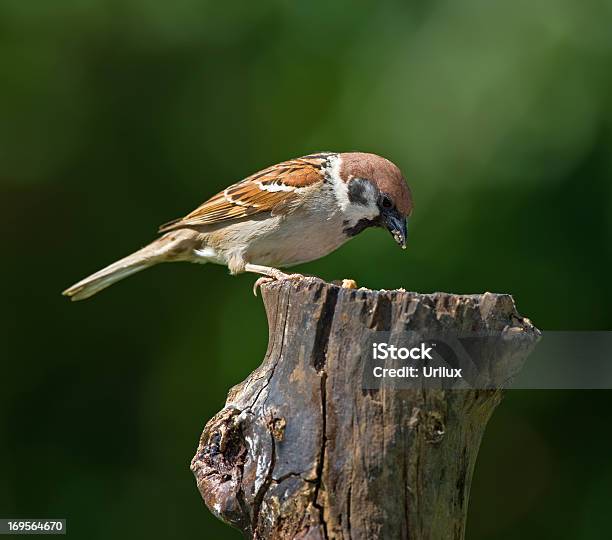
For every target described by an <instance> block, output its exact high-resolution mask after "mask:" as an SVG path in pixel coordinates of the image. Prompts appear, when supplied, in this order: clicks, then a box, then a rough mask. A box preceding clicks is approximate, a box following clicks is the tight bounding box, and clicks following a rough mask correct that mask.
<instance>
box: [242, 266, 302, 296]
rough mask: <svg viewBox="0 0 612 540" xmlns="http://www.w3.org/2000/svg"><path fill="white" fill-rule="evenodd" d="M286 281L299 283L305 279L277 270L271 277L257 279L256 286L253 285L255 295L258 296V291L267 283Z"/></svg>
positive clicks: (300, 275)
mask: <svg viewBox="0 0 612 540" xmlns="http://www.w3.org/2000/svg"><path fill="white" fill-rule="evenodd" d="M275 270H276V269H275ZM284 279H290V280H293V281H299V280H301V279H304V276H303V275H302V274H285V272H281V271H280V270H276V271H275V272H274V275H271V276H261V277H260V278H258V279H257V281H256V282H255V284H254V285H253V294H254V295H255V296H257V289H259V287H261V286H262V285H264V284H265V283H272V282H273V281H282V280H284Z"/></svg>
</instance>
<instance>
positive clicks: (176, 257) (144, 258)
mask: <svg viewBox="0 0 612 540" xmlns="http://www.w3.org/2000/svg"><path fill="white" fill-rule="evenodd" d="M195 236H196V235H195V233H194V232H193V231H188V230H185V231H177V232H174V233H168V234H166V235H164V236H162V237H161V238H158V239H157V240H155V241H154V242H152V243H150V244H149V245H148V246H145V247H143V248H142V249H139V250H138V251H136V252H134V253H132V254H131V255H128V256H127V257H124V258H123V259H120V260H118V261H117V262H114V263H113V264H110V265H109V266H107V267H106V268H103V269H102V270H99V271H98V272H96V273H95V274H92V275H91V276H88V277H86V278H85V279H83V280H81V281H79V282H78V283H75V284H74V285H72V287H69V288H68V289H66V290H65V291H64V292H62V294H63V295H64V296H68V297H69V298H70V299H71V300H73V301H76V300H85V298H89V297H90V296H93V295H94V294H96V293H98V292H100V291H101V290H103V289H106V288H107V287H110V286H111V285H112V284H113V283H116V282H117V281H120V280H122V279H125V278H126V277H128V276H131V275H132V274H135V273H136V272H140V271H141V270H144V269H145V268H149V267H150V266H153V265H156V264H159V263H161V262H167V261H180V260H189V256H190V255H191V252H192V251H193V248H194V245H195Z"/></svg>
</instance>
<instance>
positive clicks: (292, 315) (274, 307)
mask: <svg viewBox="0 0 612 540" xmlns="http://www.w3.org/2000/svg"><path fill="white" fill-rule="evenodd" d="M262 295H263V299H264V303H265V307H266V311H267V315H268V323H269V344H268V351H267V353H266V356H265V359H264V361H263V363H262V365H261V366H260V367H259V368H258V369H256V370H255V371H254V372H253V373H251V375H250V376H249V377H248V378H247V379H246V380H245V381H244V382H243V383H241V384H239V385H237V386H235V387H234V388H232V389H231V390H230V392H229V395H228V398H227V402H226V406H225V408H224V409H223V410H222V411H221V412H219V413H218V414H217V415H216V416H215V417H214V418H212V419H211V420H210V421H209V422H208V423H207V425H206V427H205V428H204V432H203V433H202V436H201V439H200V444H199V447H198V450H197V453H196V455H195V457H194V458H193V461H192V464H191V469H192V471H193V473H194V474H195V477H196V480H197V485H198V489H199V491H200V493H201V494H202V497H203V498H204V501H205V503H206V505H207V506H208V508H209V509H210V510H211V511H212V512H213V513H214V514H215V515H216V516H217V517H218V518H220V519H221V520H223V521H225V522H226V523H228V524H231V525H233V526H235V527H237V528H239V529H240V530H242V531H243V533H244V535H245V537H247V538H256V539H264V538H265V539H272V538H274V539H294V538H295V539H298V538H299V539H313V540H314V539H328V538H329V539H331V538H333V539H340V538H342V539H355V540H357V539H364V540H366V539H367V540H372V539H383V540H393V539H410V540H416V539H418V540H423V539H441V540H442V539H444V540H446V539H462V538H464V531H465V522H466V513H467V504H468V496H469V490H470V483H471V477H472V471H473V468H474V463H475V460H476V455H477V453H478V448H479V446H480V441H481V437H482V434H483V431H484V429H485V426H486V423H487V421H488V419H489V417H490V416H491V414H492V412H493V410H494V409H495V407H496V406H497V404H498V403H499V401H500V399H501V396H502V389H501V388H495V389H490V390H477V389H473V390H471V389H468V390H465V389H460V390H458V389H453V390H444V389H425V390H411V389H403V390H402V389H389V388H384V387H383V388H381V389H379V390H372V389H364V388H363V384H362V380H363V364H364V362H365V361H366V360H367V359H369V358H371V346H370V345H369V344H368V343H369V341H368V340H369V339H370V338H371V335H372V334H373V333H375V332H379V331H391V332H393V331H404V330H406V329H410V330H415V329H416V330H427V331H431V330H432V329H443V330H444V331H445V332H446V333H448V332H450V333H453V332H454V333H457V334H460V333H461V332H464V331H470V332H474V331H483V332H498V333H500V334H503V335H504V336H505V340H506V342H507V347H505V348H504V349H503V352H502V353H501V354H495V355H493V354H490V352H488V351H486V350H484V351H481V352H482V355H481V356H482V358H481V360H482V361H484V362H485V363H488V364H489V365H488V368H489V369H493V370H494V369H497V368H499V367H500V366H506V367H508V366H510V368H511V369H510V371H512V372H516V371H517V370H518V369H519V368H520V366H521V364H522V362H523V360H524V359H525V357H526V356H527V355H528V353H529V352H530V350H531V349H532V348H533V347H534V346H535V343H536V342H537V339H538V337H539V331H538V330H537V329H536V328H535V327H534V326H533V325H532V324H531V322H530V321H529V320H528V319H525V318H522V317H521V316H520V315H518V313H517V312H516V309H515V307H514V302H513V300H512V297H511V296H509V295H503V294H491V293H485V294H483V295H452V294H446V293H435V294H417V293H412V292H404V291H370V290H365V289H359V290H354V289H343V288H340V287H338V286H336V285H332V284H328V283H325V282H323V281H320V280H318V279H316V278H306V279H304V280H302V281H299V282H295V281H288V280H285V281H281V282H275V283H271V284H267V285H264V286H263V288H262Z"/></svg>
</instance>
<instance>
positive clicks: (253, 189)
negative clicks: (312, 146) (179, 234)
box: [159, 153, 332, 232]
mask: <svg viewBox="0 0 612 540" xmlns="http://www.w3.org/2000/svg"><path fill="white" fill-rule="evenodd" d="M330 155H332V154H331V153H319V154H311V155H309V156H304V157H301V158H297V159H292V160H289V161H284V162H283V163H279V164H278V165H273V166H272V167H268V168H267V169H263V170H262V171H259V172H257V173H255V174H253V175H251V176H249V177H248V178H245V179H244V180H242V181H241V182H238V183H237V184H234V185H231V186H229V187H228V188H227V189H225V190H224V191H222V192H220V193H217V194H216V195H214V196H213V197H211V198H210V199H208V200H207V201H206V202H205V203H203V204H202V205H200V206H199V207H198V208H196V209H195V210H194V211H193V212H191V213H190V214H188V215H187V216H185V217H183V218H179V219H177V220H174V221H171V222H169V223H166V224H164V225H162V226H161V227H160V228H159V231H160V232H166V231H171V230H174V229H180V228H182V227H197V226H201V225H212V224H215V223H221V222H224V221H230V220H234V219H241V218H244V217H248V216H252V215H255V214H259V213H262V212H270V213H271V214H272V215H283V214H287V213H290V212H293V211H294V210H295V209H296V208H298V207H299V205H300V201H301V200H302V199H301V197H299V193H300V192H303V191H305V190H307V189H309V188H312V187H314V186H316V185H317V184H318V183H321V182H323V180H324V172H323V170H322V169H323V167H324V166H325V164H326V162H327V159H328V158H329V156H330Z"/></svg>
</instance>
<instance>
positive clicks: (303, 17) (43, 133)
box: [0, 0, 612, 540]
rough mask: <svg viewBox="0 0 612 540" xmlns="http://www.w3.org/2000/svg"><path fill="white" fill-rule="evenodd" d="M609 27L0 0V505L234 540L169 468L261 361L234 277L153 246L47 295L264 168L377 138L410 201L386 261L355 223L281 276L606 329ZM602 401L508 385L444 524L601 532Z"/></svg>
mask: <svg viewBox="0 0 612 540" xmlns="http://www.w3.org/2000/svg"><path fill="white" fill-rule="evenodd" d="M611 21H612V1H610V0H586V1H583V2H577V1H576V0H538V1H536V2H527V1H526V0H518V1H512V2H511V1H506V2H496V1H485V0H464V1H462V2H456V1H451V0H448V1H444V0H429V1H425V0H412V1H403V2H400V1H378V2H366V1H364V0H358V1H352V2H342V1H339V2H324V1H321V0H316V1H314V0H313V1H309V2H289V1H287V0H278V1H273V2H243V1H237V2H213V1H208V0H198V1H196V0H175V1H174V2H167V1H162V0H121V1H119V0H60V1H56V2H46V1H39V0H2V1H1V2H0V78H1V84H0V183H1V187H0V221H1V224H2V231H3V232H4V234H3V238H2V265H1V266H0V272H1V273H2V275H1V280H0V283H1V287H2V293H1V298H2V307H3V309H2V310H1V314H2V315H1V316H2V319H3V320H2V322H1V326H0V328H1V333H2V352H1V355H2V370H1V375H0V516H3V517H9V516H21V517H40V516H49V517H67V518H68V528H69V531H70V532H69V534H70V536H71V537H73V538H87V539H93V540H95V539H101V538H130V539H131V538H184V539H187V538H207V539H208V538H210V539H224V538H228V539H232V538H234V539H235V538H238V537H239V535H238V533H237V532H235V531H233V530H232V529H229V528H228V527H226V526H225V525H223V524H221V523H220V522H218V521H216V520H215V519H214V518H213V517H212V516H211V514H209V512H208V511H207V510H206V509H205V507H204V506H203V503H202V501H201V499H200V496H199V494H198V492H197V490H196V487H195V482H194V480H193V477H192V475H191V473H190V471H189V468H188V466H189V461H190V459H191V457H192V456H193V454H194V452H195V449H196V445H197V441H198V437H199V434H200V432H201V429H202V427H203V425H204V423H205V422H206V420H207V419H208V418H210V417H211V416H212V415H213V414H215V413H216V412H217V411H218V410H219V409H220V408H221V407H222V406H223V403H224V399H225V395H226V392H227V390H228V389H229V387H231V386H232V385H234V384H236V383H237V382H239V381H241V380H243V379H244V378H245V377H246V376H247V375H248V373H249V372H250V371H251V370H253V369H254V368H255V367H256V366H257V365H259V363H260V361H261V359H262V358H263V354H264V352H265V349H266V339H267V330H266V322H265V317H264V312H263V308H262V305H261V301H260V300H259V299H255V298H254V297H253V296H252V294H251V286H252V284H253V281H254V279H255V278H254V277H253V276H249V275H244V276H240V277H236V278H231V277H228V276H227V275H226V270H225V269H224V268H222V267H218V266H212V265H211V266H206V267H202V266H198V265H187V264H185V265H178V264H177V265H167V266H163V267H157V268H154V269H152V270H150V271H147V272H145V273H143V274H140V275H138V276H136V277H134V278H131V279H129V280H127V281H125V282H123V283H121V284H119V285H117V286H116V287H113V288H112V289H109V290H108V291H105V292H104V293H103V294H101V295H100V296H96V297H95V298H94V299H92V300H91V301H88V302H84V303H79V304H71V303H70V302H68V301H67V300H66V299H65V298H63V297H61V296H60V294H59V293H60V291H61V290H63V289H64V288H65V287H66V286H68V285H70V284H72V283H73V282H74V281H76V280H78V279H80V278H82V277H84V276H85V275H87V274H89V273H91V272H93V271H95V270H97V269H99V268H100V267H101V266H103V265H105V264H107V263H110V262H112V261H113V260H114V259H116V258H119V257H121V256H123V255H125V254H127V253H129V252H130V251H132V250H134V249H135V248H138V247H140V246H141V245H143V244H144V243H146V242H148V241H149V240H150V239H152V238H154V237H155V231H156V228H157V226H158V225H159V224H160V223H164V222H166V221H168V220H170V219H172V218H175V217H178V216H181V215H183V214H185V213H186V212H188V211H190V210H191V209H193V208H194V207H195V206H196V205H198V204H199V203H200V202H202V201H203V200H205V199H206V198H208V197H209V196H210V195H212V194H214V193H215V192H216V191H217V190H219V189H221V188H222V187H224V186H225V185H227V184H228V183H230V182H234V181H236V180H238V179H240V178H242V177H244V176H246V175H248V174H250V173H252V172H253V171H255V170H257V169H259V168H262V167H264V166H267V165H269V164H272V163H275V162H277V161H279V160H283V159H287V158H291V157H295V156H299V155H303V154H306V153H310V152H313V151H316V150H339V151H343V150H364V151H371V152H376V153H380V154H382V155H384V156H386V157H389V158H390V159H392V160H393V161H394V162H396V163H397V164H398V165H399V166H400V167H401V168H402V169H403V170H404V171H405V173H406V176H407V177H408V179H409V182H410V184H411V186H412V189H413V193H414V197H415V200H416V209H415V212H414V215H413V219H412V221H411V231H410V237H409V249H408V251H407V252H402V251H401V250H399V249H397V246H396V245H395V244H394V243H393V241H392V239H391V238H390V237H389V236H388V234H385V233H384V232H383V231H375V230H371V231H366V232H365V233H363V234H362V235H361V236H360V237H358V238H357V239H355V240H353V241H352V242H350V243H349V244H348V245H346V246H345V247H343V248H341V249H340V250H339V251H337V252H336V253H334V254H332V255H330V256H328V257H326V258H325V259H324V260H321V261H318V262H315V263H311V264H308V265H304V266H301V267H299V270H300V271H303V272H306V273H313V274H317V275H320V276H322V277H324V278H326V279H337V278H343V277H352V278H354V279H356V280H357V281H358V283H359V284H360V285H365V286H369V287H382V288H394V287H405V288H407V289H410V290H418V291H421V292H430V291H437V290H445V291H451V292H458V293H474V292H483V291H487V290H490V291H496V292H510V293H512V294H513V295H514V297H515V299H516V302H517V306H518V308H519V310H520V311H521V312H522V313H523V314H525V315H527V316H529V317H530V318H532V320H533V321H534V322H535V323H536V324H537V325H538V326H539V327H540V328H542V329H545V330H604V329H611V327H612V314H611V311H610V304H611V302H612V286H611V285H610V262H611V247H610V245H611V242H610V240H611V238H612V187H611V180H612V30H611V28H612V22H611ZM610 404H611V400H610V393H609V392H587V391H583V392H563V391H555V392H553V391H546V392H545V391H542V392H536V391H532V392H526V391H523V392H519V391H512V392H510V393H509V394H508V395H507V397H506V399H505V401H504V402H503V404H502V405H501V406H500V408H499V410H498V412H497V413H496V415H495V416H494V417H493V419H492V421H491V423H490V426H489V429H488V431H487V433H486V435H485V439H484V441H483V445H482V450H481V454H480V457H479V461H478V464H477V468H476V471H475V477H474V484H473V489H472V500H471V503H470V517H469V521H468V530H467V537H468V539H470V540H480V539H504V540H505V539H508V540H509V539H519V538H520V539H529V538H534V539H535V538H538V539H541V538H555V539H572V540H575V539H594V538H609V537H610V536H611V534H612V533H611V530H612V527H611V526H610V525H609V516H608V515H609V504H610V503H609V501H610V492H611V490H612V462H611V461H610V455H611V450H612V442H611V436H610V433H609V429H608V428H607V427H606V426H608V425H609V424H610Z"/></svg>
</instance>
